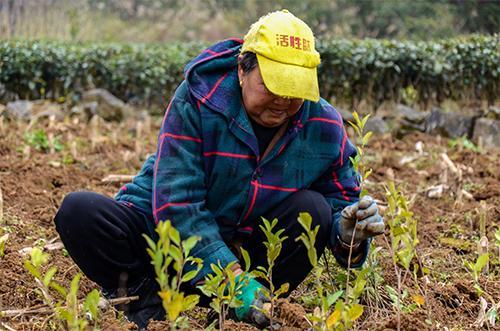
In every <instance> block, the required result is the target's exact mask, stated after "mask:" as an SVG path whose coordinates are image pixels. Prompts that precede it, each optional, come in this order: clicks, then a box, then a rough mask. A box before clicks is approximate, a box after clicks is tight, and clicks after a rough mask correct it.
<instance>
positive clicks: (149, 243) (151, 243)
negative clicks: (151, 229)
mask: <svg viewBox="0 0 500 331" xmlns="http://www.w3.org/2000/svg"><path fill="white" fill-rule="evenodd" d="M142 236H143V237H144V239H145V240H146V243H147V244H148V246H149V248H148V249H147V252H148V253H149V252H151V253H152V252H153V251H152V250H154V249H155V248H156V243H155V242H154V241H153V240H152V239H151V238H149V237H148V236H147V235H145V234H143V235H142ZM150 256H151V254H150Z"/></svg>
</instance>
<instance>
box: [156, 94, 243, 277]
mask: <svg viewBox="0 0 500 331" xmlns="http://www.w3.org/2000/svg"><path fill="white" fill-rule="evenodd" d="M180 90H181V91H182V85H181V87H180V88H179V90H178V91H177V92H176V94H175V96H174V98H173V99H172V100H171V102H170V104H169V106H168V108H167V110H166V113H165V115H164V118H163V123H162V126H161V130H160V134H159V137H158V148H157V152H156V163H155V168H154V177H153V197H152V201H153V202H152V208H153V216H154V220H155V222H156V224H158V222H161V221H166V220H170V221H171V222H172V225H173V226H174V227H175V228H176V229H177V230H178V231H179V232H180V235H181V238H182V239H186V238H187V237H189V236H193V235H195V236H199V237H200V238H201V240H200V241H199V242H198V244H197V245H196V246H195V247H194V248H193V250H192V251H191V254H192V255H193V256H195V257H198V258H201V259H202V260H203V268H202V270H201V271H200V273H199V274H198V275H197V276H196V277H195V278H194V279H193V280H192V283H193V284H194V283H196V282H197V281H199V280H200V279H203V278H204V277H205V276H206V275H207V274H208V273H210V272H211V268H210V265H211V264H212V263H214V264H217V263H218V262H220V264H221V266H223V267H224V266H226V265H227V264H228V263H230V262H233V261H238V260H237V258H236V256H235V255H234V254H233V253H232V252H231V250H230V249H229V248H228V246H227V245H226V244H225V242H224V241H223V239H222V237H221V235H220V233H219V227H218V225H217V222H216V220H215V218H214V217H213V215H212V213H211V212H210V211H209V210H208V209H207V208H206V205H205V197H206V192H207V189H206V186H205V182H206V181H205V173H204V168H203V153H202V136H201V118H200V113H199V111H198V109H197V108H195V107H194V106H193V105H192V104H191V102H189V101H187V100H186V98H185V97H184V98H183V95H182V94H183V93H182V92H180ZM184 94H185V92H184ZM193 268H194V266H193V265H187V266H186V268H185V269H186V270H185V271H188V270H192V269H193Z"/></svg>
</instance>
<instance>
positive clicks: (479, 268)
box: [474, 253, 489, 275]
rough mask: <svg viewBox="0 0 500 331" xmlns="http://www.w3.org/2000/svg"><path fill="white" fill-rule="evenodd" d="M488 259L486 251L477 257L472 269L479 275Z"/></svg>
mask: <svg viewBox="0 0 500 331" xmlns="http://www.w3.org/2000/svg"><path fill="white" fill-rule="evenodd" d="M488 260H489V255H488V253H484V254H482V255H480V256H479V257H478V258H477V261H476V264H475V265H474V271H475V272H476V273H477V274H478V275H479V274H480V273H481V271H482V270H483V268H484V267H485V266H486V264H487V263H488Z"/></svg>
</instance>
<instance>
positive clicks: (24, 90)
mask: <svg viewBox="0 0 500 331" xmlns="http://www.w3.org/2000/svg"><path fill="white" fill-rule="evenodd" d="M499 41H500V35H493V36H472V37H468V38H462V39H451V40H439V41H436V42H410V41H390V40H371V39H368V40H333V41H319V42H318V47H317V48H318V50H319V52H320V53H321V57H322V63H321V66H320V68H319V80H320V87H321V94H322V96H323V97H325V98H332V97H336V98H339V99H342V100H343V101H350V102H352V103H354V104H355V103H357V102H359V101H360V100H368V101H369V102H371V103H373V104H374V105H378V104H380V103H381V102H382V101H384V100H395V101H399V100H400V99H401V98H402V97H408V92H409V91H410V92H412V93H411V95H412V98H413V99H414V101H420V102H430V101H438V102H439V101H442V100H443V99H444V98H452V99H471V98H473V99H482V100H488V101H489V102H490V103H492V102H494V101H495V98H497V96H498V95H499V93H498V92H499V86H500V75H499V70H500V69H499V65H498V64H499V63H500V52H499V48H500V47H499ZM204 46H206V45H203V44H201V43H184V44H180V43H179V44H171V45H166V46H160V45H136V44H130V45H120V44H92V45H82V44H68V43H60V42H40V41H0V83H1V84H3V85H4V86H5V87H4V88H5V89H6V90H8V91H11V92H14V93H16V94H17V95H18V96H19V97H20V98H27V99H37V98H54V99H56V98H58V97H61V96H62V97H67V96H68V95H72V96H75V95H76V96H77V95H78V93H79V92H81V91H82V90H84V89H87V88H89V87H102V88H105V89H107V90H109V91H110V92H111V93H113V94H115V95H117V96H118V97H120V98H121V99H123V100H127V101H133V102H138V103H147V104H151V103H154V104H160V105H161V104H164V103H165V99H168V98H169V96H170V95H171V93H172V92H173V91H174V89H175V87H176V86H177V84H178V83H179V82H180V81H181V80H182V69H183V66H184V65H185V64H186V63H187V62H188V61H189V60H190V59H191V58H192V57H193V56H195V55H196V54H197V53H198V52H199V51H201V50H202V49H203V48H204Z"/></svg>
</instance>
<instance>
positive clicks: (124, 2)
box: [0, 0, 500, 42]
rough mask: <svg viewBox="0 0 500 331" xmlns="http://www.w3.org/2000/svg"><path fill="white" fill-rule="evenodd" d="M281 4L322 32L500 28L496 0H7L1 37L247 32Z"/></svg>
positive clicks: (205, 37) (150, 38) (434, 33)
mask: <svg viewBox="0 0 500 331" xmlns="http://www.w3.org/2000/svg"><path fill="white" fill-rule="evenodd" d="M281 8H287V9H289V10H290V11H291V12H293V13H294V14H295V15H297V16H299V17H300V18H302V19H303V20H304V21H305V22H307V23H308V24H309V25H310V26H311V28H312V29H313V31H314V32H315V34H316V36H317V37H319V38H321V39H324V38H331V37H339V38H350V37H356V38H398V39H399V38H411V39H421V40H430V39H433V38H449V37H453V36H456V35H462V34H471V33H482V34H493V33H498V32H500V31H499V20H500V2H499V1H496V0H438V1H435V0H418V1H412V0H275V1H267V0H191V1H186V0H71V1H70V0H2V1H0V38H15V37H17V38H19V37H22V38H29V39H41V38H43V39H58V40H60V39H64V40H76V41H118V42H168V41H172V40H176V41H214V40H217V39H224V38H229V37H235V36H243V35H244V34H245V32H246V31H247V30H248V27H249V25H250V24H251V23H253V22H254V21H256V20H257V18H258V17H260V16H261V15H263V14H265V13H268V12H270V11H273V10H278V9H281ZM242 13H244V14H243V15H242Z"/></svg>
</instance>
